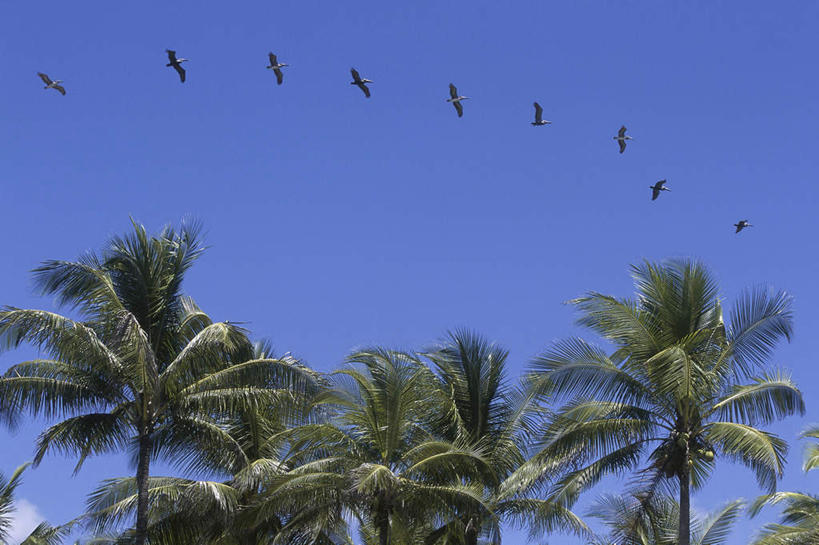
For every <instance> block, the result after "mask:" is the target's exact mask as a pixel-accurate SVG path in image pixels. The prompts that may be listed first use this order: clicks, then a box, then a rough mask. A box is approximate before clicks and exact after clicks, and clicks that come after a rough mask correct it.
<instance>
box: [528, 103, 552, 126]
mask: <svg viewBox="0 0 819 545" xmlns="http://www.w3.org/2000/svg"><path fill="white" fill-rule="evenodd" d="M551 123H552V122H551V121H546V120H545V119H543V108H541V106H540V104H538V103H537V102H535V120H534V121H533V122H532V125H534V126H535V127H538V126H540V125H550V124H551Z"/></svg>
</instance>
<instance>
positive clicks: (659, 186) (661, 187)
mask: <svg viewBox="0 0 819 545" xmlns="http://www.w3.org/2000/svg"><path fill="white" fill-rule="evenodd" d="M665 182H666V181H665V180H660V181H659V182H657V183H656V184H654V185H650V186H648V187H650V188H651V200H652V201H656V200H657V197H659V196H660V192H662V191H671V190H670V189H668V188H667V187H666V186H665Z"/></svg>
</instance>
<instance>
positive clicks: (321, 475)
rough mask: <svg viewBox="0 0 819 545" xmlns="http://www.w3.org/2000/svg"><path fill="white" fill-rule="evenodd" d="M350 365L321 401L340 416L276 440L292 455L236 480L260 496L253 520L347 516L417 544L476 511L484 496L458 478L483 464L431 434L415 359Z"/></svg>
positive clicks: (325, 522) (356, 360)
mask: <svg viewBox="0 0 819 545" xmlns="http://www.w3.org/2000/svg"><path fill="white" fill-rule="evenodd" d="M348 360H349V363H350V364H351V366H350V367H349V368H346V369H344V370H342V371H339V372H338V373H337V376H336V378H337V379H338V388H337V389H335V390H334V391H331V392H328V394H327V395H326V396H325V398H324V399H323V403H324V404H325V405H326V406H327V407H332V408H334V409H335V410H336V411H337V412H336V414H334V415H333V418H332V419H331V420H329V421H327V422H318V423H315V424H309V425H305V426H301V427H299V428H295V429H293V430H291V431H289V432H286V433H284V434H281V435H280V436H279V437H278V438H277V441H281V442H286V443H287V445H289V449H290V450H291V452H292V454H290V455H284V456H281V457H279V458H278V459H277V460H274V461H273V463H270V462H269V461H264V460H261V461H259V462H257V463H255V464H251V466H250V467H249V468H248V470H247V471H246V472H245V475H244V476H243V478H240V479H238V480H240V481H242V480H243V481H244V486H247V487H259V488H261V489H262V490H263V492H262V497H261V499H260V501H259V502H258V504H257V505H256V507H255V509H256V511H257V513H258V517H264V516H266V514H268V513H278V512H283V511H284V512H289V513H291V514H292V515H291V517H290V518H289V522H288V524H291V525H292V524H300V523H301V524H303V523H304V521H310V520H315V521H317V522H316V526H317V528H319V527H320V528H329V527H331V522H333V521H335V522H337V521H338V520H339V518H340V517H341V516H342V515H344V514H345V513H347V514H350V515H352V516H353V517H354V518H355V519H357V521H358V523H359V526H360V527H361V528H363V530H364V531H365V533H367V535H370V536H371V537H374V538H375V539H377V542H378V543H380V544H381V545H390V544H398V543H402V544H403V543H411V542H414V541H415V540H418V539H420V538H421V537H423V533H424V532H419V531H418V530H419V529H427V528H431V527H432V525H433V524H435V523H437V522H438V521H440V520H441V519H443V518H447V517H449V516H450V515H451V513H453V512H454V511H456V510H458V509H460V510H464V509H466V508H467V507H469V506H471V505H480V504H481V500H482V491H481V490H479V489H478V490H476V489H475V488H474V487H470V486H469V485H468V484H466V483H465V481H466V478H467V477H468V476H469V475H471V474H473V473H474V472H475V471H477V470H478V469H477V468H482V469H483V470H486V468H487V460H485V459H484V458H483V457H482V455H481V453H480V452H479V451H477V450H475V449H472V448H470V447H469V446H468V445H460V444H457V443H452V442H450V441H446V440H444V439H442V438H439V437H436V436H435V434H434V433H432V431H431V429H430V425H429V423H430V422H431V421H432V419H433V414H434V410H436V409H437V408H438V407H440V405H437V404H436V403H434V400H433V399H431V398H432V397H433V396H434V390H433V389H431V388H430V384H429V383H428V382H427V381H428V379H429V372H428V370H427V369H426V368H425V366H424V365H423V364H422V363H421V361H420V360H419V359H418V357H417V356H415V355H413V354H408V353H404V352H396V351H391V350H385V349H380V348H376V349H372V350H365V351H361V352H357V353H355V354H353V355H352V356H350V357H349V359H348ZM283 464H284V467H283ZM290 467H292V468H293V469H290ZM336 527H338V526H336ZM424 531H426V530H424ZM282 535H283V536H284V535H286V533H283V534H282Z"/></svg>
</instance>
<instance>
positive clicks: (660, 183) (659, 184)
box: [655, 180, 666, 189]
mask: <svg viewBox="0 0 819 545" xmlns="http://www.w3.org/2000/svg"><path fill="white" fill-rule="evenodd" d="M665 182H666V181H665V180H660V181H659V182H657V183H656V184H655V185H656V186H657V189H661V188H662V187H663V186H664V185H665Z"/></svg>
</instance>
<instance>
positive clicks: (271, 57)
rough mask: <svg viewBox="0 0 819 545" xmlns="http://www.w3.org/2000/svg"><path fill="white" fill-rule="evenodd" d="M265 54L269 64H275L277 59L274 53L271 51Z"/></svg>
mask: <svg viewBox="0 0 819 545" xmlns="http://www.w3.org/2000/svg"><path fill="white" fill-rule="evenodd" d="M267 56H268V57H269V58H270V66H276V65H277V64H278V61H277V60H276V55H274V54H273V53H268V54H267Z"/></svg>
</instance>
